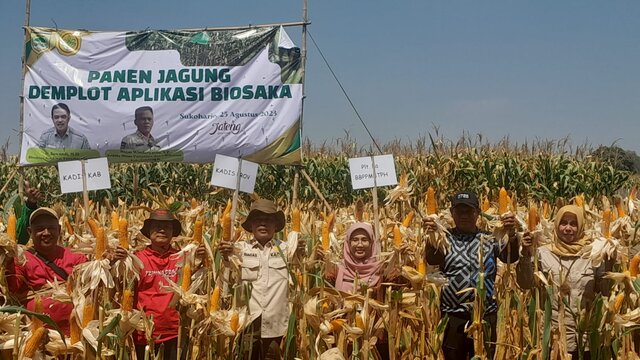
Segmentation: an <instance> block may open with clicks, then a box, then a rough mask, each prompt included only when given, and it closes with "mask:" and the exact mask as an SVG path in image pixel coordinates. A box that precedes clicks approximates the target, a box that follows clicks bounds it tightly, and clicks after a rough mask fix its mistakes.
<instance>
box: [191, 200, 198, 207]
mask: <svg viewBox="0 0 640 360" xmlns="http://www.w3.org/2000/svg"><path fill="white" fill-rule="evenodd" d="M197 207H198V200H196V198H191V208H192V209H195V208H197Z"/></svg>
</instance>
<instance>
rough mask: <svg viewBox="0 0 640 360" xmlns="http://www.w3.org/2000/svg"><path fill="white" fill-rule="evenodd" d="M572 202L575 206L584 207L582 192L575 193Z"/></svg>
mask: <svg viewBox="0 0 640 360" xmlns="http://www.w3.org/2000/svg"><path fill="white" fill-rule="evenodd" d="M574 202H575V204H576V206H579V207H581V208H584V194H580V195H576V197H575V199H574Z"/></svg>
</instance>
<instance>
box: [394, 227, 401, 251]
mask: <svg viewBox="0 0 640 360" xmlns="http://www.w3.org/2000/svg"><path fill="white" fill-rule="evenodd" d="M393 245H394V246H395V247H397V248H399V247H400V246H402V233H401V232H400V228H399V227H398V225H394V226H393Z"/></svg>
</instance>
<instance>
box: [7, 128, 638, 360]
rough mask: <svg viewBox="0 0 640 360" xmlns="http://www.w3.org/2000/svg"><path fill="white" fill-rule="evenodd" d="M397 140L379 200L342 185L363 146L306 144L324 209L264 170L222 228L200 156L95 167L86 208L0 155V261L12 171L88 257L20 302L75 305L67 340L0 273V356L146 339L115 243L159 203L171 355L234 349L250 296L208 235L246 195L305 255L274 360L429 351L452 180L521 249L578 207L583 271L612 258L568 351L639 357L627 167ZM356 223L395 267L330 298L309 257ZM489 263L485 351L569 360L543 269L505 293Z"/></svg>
mask: <svg viewBox="0 0 640 360" xmlns="http://www.w3.org/2000/svg"><path fill="white" fill-rule="evenodd" d="M414 145H415V147H414V148H411V147H409V148H406V147H405V148H403V149H400V148H399V147H398V146H397V144H396V145H394V144H387V145H386V146H385V149H384V150H389V153H391V152H393V153H394V154H396V155H395V158H396V167H397V170H398V173H399V174H400V176H399V178H400V183H399V184H398V186H396V187H394V188H392V189H391V188H385V189H378V194H377V195H378V197H379V199H381V200H380V204H379V207H374V204H373V203H372V192H371V191H370V190H360V191H353V190H351V188H350V187H351V184H350V181H349V173H348V165H347V159H348V158H349V157H354V156H358V155H366V154H367V151H364V150H362V149H356V148H355V147H354V146H352V144H351V143H348V142H343V143H339V144H338V146H337V149H336V148H330V147H327V148H325V147H319V148H316V149H313V150H311V149H307V150H308V151H307V153H308V154H311V155H308V156H307V158H306V159H305V162H304V166H303V169H304V171H306V173H307V174H308V175H309V177H310V178H311V179H312V180H313V181H314V182H315V183H316V184H317V187H318V189H319V191H320V193H321V194H322V195H323V196H324V198H325V199H326V203H325V202H323V201H322V200H321V199H320V197H319V195H318V194H317V193H316V192H315V191H314V189H313V188H312V186H311V184H309V183H307V182H305V180H304V179H303V178H302V177H300V184H299V188H298V189H294V177H295V173H296V171H301V169H297V168H293V167H280V166H264V165H263V166H261V169H260V173H259V176H258V183H257V184H256V192H255V193H254V194H253V195H251V196H249V195H246V196H242V197H241V198H240V199H239V204H238V212H237V216H236V221H235V223H234V224H231V223H230V220H229V219H230V217H229V210H230V206H229V205H228V204H229V199H230V198H231V196H232V193H231V192H230V191H229V190H222V189H217V188H212V187H209V186H208V182H209V179H210V176H211V166H203V165H186V164H142V165H139V164H128V165H116V166H112V167H111V180H112V189H110V190H108V191H97V192H94V193H92V194H90V198H91V201H90V206H89V209H88V210H89V212H88V213H85V208H84V206H83V204H82V203H81V201H80V200H79V199H77V198H76V196H75V195H61V194H60V193H59V190H58V180H57V173H56V171H55V170H54V169H53V168H27V169H20V170H18V169H17V168H16V167H15V165H12V164H11V163H10V162H7V163H3V164H2V165H0V184H3V185H4V191H2V192H1V195H0V196H2V197H3V198H2V202H1V203H2V204H3V205H4V206H3V211H4V214H3V215H4V216H3V221H2V224H1V225H0V262H3V261H4V259H5V258H6V257H14V258H15V259H20V257H22V256H24V255H23V251H24V248H23V247H22V246H19V245H16V242H15V223H14V222H15V216H14V215H11V213H12V212H15V213H19V210H20V207H21V206H22V205H21V201H20V198H19V196H18V195H17V192H18V175H17V174H18V172H21V173H22V175H23V176H24V178H25V179H27V180H29V181H30V182H31V184H32V185H35V184H37V185H38V187H39V188H40V190H41V191H42V192H43V193H44V194H46V199H45V201H44V202H43V203H45V204H47V205H48V206H51V207H52V208H54V210H56V212H57V213H58V214H59V215H60V219H61V224H62V234H61V238H62V242H63V243H64V245H65V246H67V247H69V248H71V249H73V251H75V252H79V253H83V254H85V255H86V256H87V257H88V259H89V261H88V262H87V263H85V264H83V265H81V266H78V267H77V268H76V269H75V270H74V273H73V274H72V276H71V277H70V280H69V281H67V283H66V284H64V283H51V284H49V286H47V287H45V288H43V289H42V290H40V291H37V292H35V293H34V294H32V296H34V297H36V299H37V298H38V297H40V296H50V297H53V298H55V299H56V300H58V301H61V302H67V303H72V304H73V305H74V311H73V313H72V318H71V319H70V323H71V324H72V329H71V330H72V331H71V336H70V337H64V336H63V335H62V334H61V333H60V332H58V331H56V330H55V326H53V325H52V324H50V323H49V322H50V320H49V319H48V318H47V317H45V316H42V314H40V313H39V312H38V311H37V310H36V311H34V312H29V311H27V310H26V309H23V308H21V307H19V306H17V305H18V304H17V302H16V299H14V298H12V295H11V294H10V293H9V292H8V291H7V287H6V282H5V280H4V274H3V272H0V290H2V294H3V296H2V300H3V303H2V304H0V305H3V306H2V307H0V358H3V359H5V358H6V359H25V358H33V359H49V358H56V357H58V358H66V359H84V358H101V359H133V358H134V356H135V351H133V345H132V344H133V343H132V339H131V334H132V333H133V331H135V330H138V331H143V332H145V333H146V334H148V337H149V340H151V341H150V347H151V348H153V346H154V345H153V341H152V339H150V337H151V336H150V334H151V332H152V329H153V321H152V319H149V318H148V317H146V316H145V314H144V312H141V311H140V310H138V309H133V308H132V306H131V304H132V302H131V296H132V291H131V289H132V286H133V281H132V279H135V278H136V277H137V276H138V274H139V272H140V267H139V264H138V262H137V261H136V258H135V256H133V255H132V254H133V253H134V252H135V251H137V250H140V249H143V248H144V247H146V246H147V245H148V244H149V240H148V239H147V238H146V237H145V236H144V235H142V234H141V233H140V229H141V228H142V223H143V221H144V219H145V218H146V217H147V216H148V214H149V210H150V209H155V208H158V207H165V208H168V209H171V210H172V211H173V212H174V213H175V214H176V215H177V216H178V218H179V219H180V221H181V223H182V226H183V233H182V234H181V235H180V236H179V237H177V238H175V239H174V241H175V246H176V247H177V248H180V249H181V252H180V253H181V255H182V271H181V275H180V281H179V283H170V284H169V285H168V286H167V289H166V291H170V292H173V293H174V299H175V303H176V306H177V308H178V309H179V311H180V314H181V322H180V335H179V339H180V341H179V347H180V350H179V351H180V352H181V354H183V356H186V358H187V359H242V358H243V353H244V352H245V351H247V350H248V348H249V347H250V346H251V345H250V344H251V342H252V339H251V338H250V333H249V332H246V331H244V330H245V329H246V328H247V326H248V325H249V324H248V320H247V319H249V314H248V309H247V307H246V306H245V305H243V303H242V301H241V299H242V298H246V296H247V293H248V292H250V291H251V290H250V289H248V288H246V287H243V286H241V285H239V284H240V282H239V281H231V282H229V283H227V282H223V280H222V275H221V274H222V273H223V272H224V271H225V270H226V271H230V272H231V274H232V275H231V278H232V279H234V278H235V279H237V271H238V269H237V268H233V266H232V267H231V268H228V269H225V266H228V265H225V263H224V262H222V261H221V256H220V254H219V252H218V251H217V247H218V244H219V243H220V241H221V240H222V239H223V238H225V239H228V238H231V239H233V240H236V241H237V240H239V239H248V237H249V236H250V234H248V233H246V232H244V231H241V228H240V226H239V224H240V223H241V222H242V220H243V219H244V217H245V216H246V215H247V213H248V208H249V205H250V201H251V199H252V198H255V197H256V196H259V197H263V198H270V199H275V200H276V202H277V203H278V204H279V205H280V207H281V208H282V209H283V211H284V212H285V214H286V216H287V219H288V223H287V226H286V227H285V229H284V231H283V232H281V233H278V234H277V235H276V237H278V238H279V239H281V240H283V241H287V240H290V239H292V238H293V239H298V238H302V239H304V240H305V242H306V245H307V254H309V256H307V257H305V258H304V259H303V261H302V262H300V263H290V264H288V271H289V275H290V281H289V301H290V305H289V308H290V317H289V324H288V329H287V334H286V336H285V338H284V340H283V343H282V344H281V349H282V353H283V354H285V358H288V359H294V358H297V359H305V360H307V359H379V358H380V356H381V354H379V351H378V348H376V343H377V342H378V341H379V339H380V334H382V333H384V334H385V335H384V338H385V341H386V342H387V343H388V348H389V350H388V352H389V353H388V354H387V355H388V357H389V358H391V359H434V360H437V359H443V355H442V351H441V347H442V341H443V336H444V330H445V327H446V324H447V321H448V319H447V317H446V316H445V317H441V314H440V310H439V305H440V300H439V294H440V289H441V288H442V286H444V285H445V284H446V279H445V278H444V277H443V276H442V274H441V273H440V272H439V271H438V269H437V268H432V267H430V266H428V265H427V264H425V263H424V261H423V260H422V259H423V254H424V251H425V247H426V246H441V247H444V248H446V237H445V235H444V233H443V232H442V231H438V233H436V234H425V233H423V231H422V227H421V220H422V218H421V217H423V216H425V217H426V216H430V217H433V218H434V219H436V220H437V221H438V223H439V224H440V225H441V226H442V228H443V229H444V228H446V227H452V226H453V223H452V219H451V214H450V213H449V210H448V200H447V198H448V196H450V195H451V194H452V193H453V192H455V191H456V190H460V189H469V190H473V191H476V192H477V193H478V194H479V195H480V196H481V199H482V212H483V214H482V216H481V217H480V220H479V224H478V225H479V227H480V228H481V229H483V230H486V231H489V232H493V233H494V234H495V235H496V237H498V238H501V237H502V236H503V235H504V234H501V232H500V231H501V223H500V221H499V218H498V216H497V215H501V214H504V213H507V212H511V213H513V214H515V216H516V219H517V222H518V229H517V231H518V232H519V233H522V232H525V231H530V232H532V233H534V234H536V236H537V237H538V238H539V244H538V245H543V244H544V243H545V241H546V242H548V241H550V239H552V238H553V236H552V232H553V220H552V219H553V216H554V213H555V211H557V209H558V208H559V207H560V206H562V205H564V204H569V203H575V204H578V205H579V206H582V207H583V208H584V209H585V213H586V214H587V218H586V224H585V229H586V231H587V233H588V234H589V235H590V237H591V238H592V239H593V242H592V246H591V247H590V248H589V250H588V252H587V253H585V254H584V256H588V257H590V258H591V259H592V261H593V263H594V266H595V265H596V264H598V263H599V262H601V261H603V259H605V258H613V259H614V260H615V262H616V265H615V266H614V268H613V269H612V270H611V272H609V273H608V274H607V278H609V279H611V281H612V282H611V293H610V295H609V296H606V297H605V296H598V297H597V298H596V300H595V301H594V303H593V305H592V306H591V308H589V309H585V310H583V311H580V312H575V313H571V316H573V317H574V320H575V323H576V324H577V331H578V333H579V334H580V336H578V342H579V349H582V350H584V349H586V348H587V347H588V348H589V349H590V351H591V358H592V359H609V358H620V359H638V358H639V357H638V355H637V352H636V347H637V346H640V339H637V337H636V335H637V333H636V330H637V328H638V326H640V310H638V309H639V306H640V300H639V296H638V295H639V293H640V279H639V278H638V277H637V276H638V270H639V269H638V265H639V264H640V256H634V255H635V254H634V251H633V250H632V249H633V248H634V247H635V246H636V245H637V244H638V242H640V241H639V240H638V239H637V238H636V231H637V228H638V226H637V224H638V220H640V212H639V210H638V207H639V206H640V201H639V200H638V199H637V197H636V192H635V190H634V189H635V182H636V181H635V180H634V179H633V178H632V177H631V174H628V173H625V172H621V171H618V170H615V169H614V168H613V167H611V166H610V165H608V164H605V163H600V162H598V161H596V160H595V159H590V158H589V157H588V156H587V155H586V154H581V152H580V151H581V150H579V149H578V150H575V151H574V152H571V153H569V152H567V151H565V149H563V148H562V145H557V144H550V143H546V144H536V145H534V146H521V147H515V146H509V145H508V144H505V143H503V144H501V145H496V146H488V145H483V144H480V146H478V144H472V143H469V142H468V140H461V141H458V142H457V143H449V144H446V145H445V144H444V143H443V142H442V141H440V140H438V141H435V140H433V139H431V142H430V146H426V144H422V146H420V144H414ZM394 146H395V147H394ZM332 149H333V150H332ZM423 149H425V150H424V151H423ZM294 193H295V196H294ZM382 199H384V200H382ZM327 205H329V206H327ZM376 209H377V213H376ZM355 221H369V222H373V223H377V227H376V231H377V233H378V234H380V242H381V248H382V254H381V255H380V258H379V259H378V260H379V261H380V262H382V263H384V267H383V271H384V272H385V274H387V275H388V274H399V275H400V278H402V279H403V281H402V282H400V283H384V284H383V288H384V289H385V291H384V296H383V298H382V299H380V298H376V297H374V296H372V295H371V292H370V291H368V290H367V289H366V287H363V288H362V289H360V290H358V291H356V292H355V294H345V293H341V292H339V291H337V290H336V289H335V288H333V286H332V284H331V283H330V282H328V281H326V280H324V276H323V274H324V270H325V266H326V262H329V261H330V262H334V263H338V262H340V260H341V259H340V258H341V254H342V246H343V241H344V240H343V238H344V236H345V231H346V228H347V227H348V226H349V225H350V224H351V223H353V222H355ZM545 239H546V240H545ZM199 244H204V245H205V247H206V249H207V257H206V258H205V259H204V260H202V261H201V260H199V259H196V258H195V257H194V252H195V248H196V247H197V246H198V245H199ZM117 246H122V247H124V248H125V249H127V250H128V251H129V253H130V255H129V256H128V257H127V258H126V259H124V260H120V261H118V262H117V263H115V264H113V265H109V261H108V260H106V258H105V254H107V253H109V252H110V251H113V250H114V249H115V248H116V247H117ZM316 247H323V248H324V249H325V250H331V251H329V255H328V257H327V258H325V259H323V260H321V261H320V260H318V259H315V257H314V256H313V255H312V254H314V249H315V248H316ZM478 256H479V257H481V256H483V255H482V254H478ZM480 263H482V261H480ZM498 267H499V270H498V278H497V279H496V299H497V302H498V305H499V307H498V327H497V334H496V337H497V341H496V344H494V345H495V348H496V351H495V355H494V359H499V360H503V359H514V358H517V359H568V358H569V359H570V357H569V355H568V354H567V352H566V339H564V338H563V337H562V331H561V330H562V329H557V328H554V327H553V326H552V321H551V308H550V305H549V304H550V303H551V301H552V299H558V301H559V303H563V302H564V301H566V299H564V298H563V297H564V296H566V294H565V292H563V291H561V288H560V286H559V285H558V284H554V283H553V282H548V281H545V279H540V283H539V286H537V287H536V288H534V289H532V290H521V289H519V288H518V286H517V284H516V282H515V278H516V273H515V265H507V264H502V263H500V264H498ZM192 269H194V271H192ZM196 269H197V270H196ZM234 274H235V275H234ZM481 275H482V274H481ZM480 278H482V276H480ZM469 290H470V291H474V292H475V293H476V294H477V295H482V294H484V292H485V291H486V289H484V288H483V286H482V281H479V283H478V286H477V288H475V289H469ZM482 298H483V297H482V296H476V300H475V301H474V314H473V317H472V321H471V322H470V323H469V324H468V336H470V337H471V338H473V339H474V348H475V350H476V357H477V358H478V359H487V358H488V357H487V353H486V349H488V346H489V344H488V341H489V339H490V338H491V336H490V334H489V333H488V328H487V327H486V326H485V324H484V323H483V320H482V319H483V317H484V316H483V315H484V314H483V306H484V305H483V301H482ZM45 325H48V326H45ZM148 356H149V358H150V359H152V358H153V356H152V355H148Z"/></svg>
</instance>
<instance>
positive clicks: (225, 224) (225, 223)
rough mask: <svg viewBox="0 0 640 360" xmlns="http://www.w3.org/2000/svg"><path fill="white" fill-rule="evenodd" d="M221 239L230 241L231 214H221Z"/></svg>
mask: <svg viewBox="0 0 640 360" xmlns="http://www.w3.org/2000/svg"><path fill="white" fill-rule="evenodd" d="M222 240H224V241H231V215H229V214H224V215H222Z"/></svg>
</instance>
